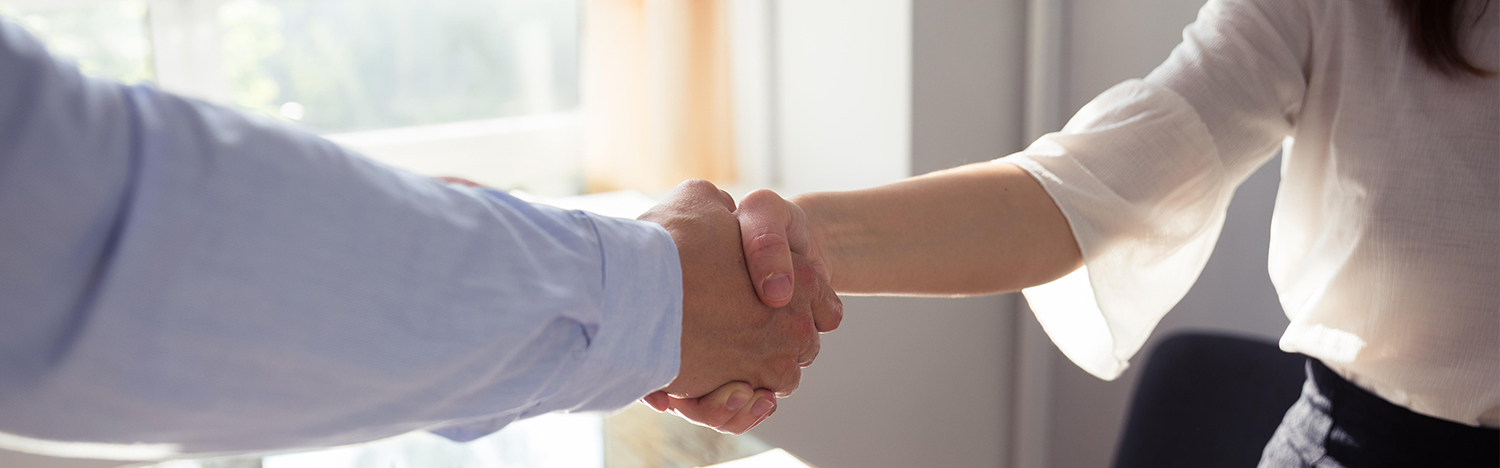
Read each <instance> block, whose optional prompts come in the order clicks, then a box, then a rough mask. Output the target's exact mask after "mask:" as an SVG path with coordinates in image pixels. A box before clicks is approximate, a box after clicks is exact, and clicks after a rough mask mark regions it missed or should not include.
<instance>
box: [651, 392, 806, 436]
mask: <svg viewBox="0 0 1500 468" xmlns="http://www.w3.org/2000/svg"><path fill="white" fill-rule="evenodd" d="M641 402H642V403H645V404H646V406H650V407H651V409H654V410H656V411H658V412H663V411H667V412H671V413H672V414H675V415H677V416H679V417H682V418H683V419H686V420H688V421H691V422H693V423H694V424H697V425H700V426H704V427H708V428H710V429H713V430H716V431H719V432H723V433H727V434H744V433H746V432H749V431H750V429H753V428H755V426H756V425H757V424H760V422H761V421H765V420H766V418H769V417H771V415H772V414H776V395H775V394H772V393H771V391H770V390H766V389H764V388H762V389H756V388H753V387H751V386H750V384H747V383H744V382H730V383H727V384H724V386H722V387H719V389H718V390H714V391H713V393H709V394H707V395H704V396H701V397H698V398H692V399H686V400H684V399H678V398H672V397H669V396H667V394H666V393H664V392H655V393H652V394H650V395H646V397H645V398H642V399H641Z"/></svg>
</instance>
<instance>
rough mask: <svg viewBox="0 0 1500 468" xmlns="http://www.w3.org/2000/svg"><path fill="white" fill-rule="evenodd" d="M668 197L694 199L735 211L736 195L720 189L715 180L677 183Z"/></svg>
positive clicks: (693, 180) (689, 180)
mask: <svg viewBox="0 0 1500 468" xmlns="http://www.w3.org/2000/svg"><path fill="white" fill-rule="evenodd" d="M667 198H669V199H670V198H682V199H686V200H692V202H694V203H702V202H707V203H711V204H713V205H714V206H719V207H722V208H724V209H726V210H729V211H734V197H731V196H729V193H728V192H725V191H723V190H719V187H718V186H715V185H714V184H713V182H709V181H706V180H703V179H688V180H684V181H682V183H680V184H677V187H676V188H673V189H672V193H671V194H669V195H667Z"/></svg>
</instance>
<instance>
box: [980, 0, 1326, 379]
mask: <svg viewBox="0 0 1500 468" xmlns="http://www.w3.org/2000/svg"><path fill="white" fill-rule="evenodd" d="M1302 8H1303V7H1302V6H1300V3H1299V2H1291V1H1284V0H1214V1H1210V2H1209V4H1208V5H1206V6H1204V8H1203V10H1202V11H1201V12H1200V14H1199V17H1198V20H1197V21H1196V22H1195V23H1193V25H1191V26H1189V27H1188V28H1187V30H1186V31H1184V33H1183V43H1182V44H1181V45H1179V46H1178V47H1177V49H1176V50H1174V51H1173V53H1172V56H1171V58H1169V59H1168V60H1167V62H1166V63H1164V64H1162V65H1161V66H1160V67H1158V68H1157V69H1156V70H1155V71H1154V72H1152V73H1151V75H1150V76H1148V77H1147V78H1146V79H1145V80H1131V81H1127V82H1125V83H1121V84H1120V85H1117V86H1115V87H1114V88H1111V89H1110V90H1108V91H1105V92H1104V93H1103V94H1101V95H1100V96H1099V97H1098V98H1095V99H1094V101H1093V102H1090V103H1089V104H1088V105H1087V106H1084V108H1083V109H1082V110H1080V111H1079V112H1078V114H1077V115H1076V116H1074V117H1073V119H1072V120H1071V121H1069V122H1068V124H1067V126H1066V127H1064V128H1063V129H1062V130H1061V131H1060V132H1057V133H1053V134H1049V135H1046V136H1044V137H1042V138H1041V139H1039V140H1038V141H1037V142H1035V143H1034V144H1032V145H1031V146H1030V147H1029V148H1027V149H1026V150H1025V151H1022V152H1020V153H1017V154H1014V155H1011V156H1009V157H1006V158H1003V159H1000V160H999V161H1001V162H1009V163H1013V164H1016V165H1017V166H1020V167H1021V168H1023V169H1025V170H1026V171H1027V172H1029V173H1030V174H1031V175H1032V176H1034V177H1036V178H1037V180H1038V181H1040V182H1041V184H1042V186H1043V187H1044V188H1045V189H1046V190H1047V193H1048V194H1049V195H1051V197H1052V199H1053V201H1055V202H1056V203H1057V205H1058V207H1059V208H1060V209H1061V210H1062V212H1063V215H1064V216H1065V217H1066V218H1067V220H1068V223H1069V224H1070V226H1071V228H1072V231H1073V235H1074V237H1075V238H1076V240H1077V241H1078V245H1079V248H1080V249H1081V251H1082V253H1083V257H1084V264H1085V266H1084V268H1083V269H1080V270H1079V271H1077V272H1075V273H1073V274H1071V275H1069V276H1067V277H1065V278H1063V279H1060V280H1058V281H1055V282H1053V283H1049V284H1046V285H1042V286H1037V287H1034V288H1029V289H1027V290H1025V291H1024V294H1025V295H1026V298H1027V300H1028V301H1029V303H1030V304H1031V308H1032V310H1033V311H1034V312H1035V313H1036V315H1037V318H1038V320H1039V321H1040V322H1041V324H1042V326H1043V328H1044V329H1046V331H1047V333H1048V335H1050V336H1051V337H1052V339H1053V341H1054V342H1055V343H1056V344H1057V345H1058V347H1059V348H1060V349H1061V350H1062V352H1063V354H1064V355H1066V356H1068V358H1069V359H1071V360H1073V362H1075V363H1077V364H1078V365H1079V366H1080V367H1082V368H1083V369H1084V370H1086V371H1088V372H1089V373H1090V374H1093V375H1095V376H1098V377H1100V378H1104V379H1113V378H1115V377H1117V376H1119V375H1120V373H1121V372H1123V371H1124V370H1125V368H1126V367H1127V366H1128V360H1129V359H1130V357H1131V356H1133V355H1134V354H1135V353H1136V351H1138V350H1139V349H1140V347H1141V346H1142V345H1143V344H1144V343H1145V341H1146V338H1147V337H1148V336H1149V335H1150V333H1151V330H1152V329H1153V328H1155V327H1156V323H1157V322H1158V321H1160V320H1161V317H1162V316H1163V315H1165V314H1166V313H1167V311H1169V310H1171V308H1172V307H1173V306H1174V305H1176V304H1177V301H1179V300H1181V299H1182V297H1183V295H1185V294H1187V291H1188V289H1189V288H1191V287H1192V285H1193V283H1194V282H1195V281H1196V280H1197V277H1198V274H1199V273H1200V272H1202V270H1203V265H1204V264H1205V263H1206V262H1207V261H1208V257H1209V255H1210V254H1211V253H1213V247H1214V243H1215V242H1216V241H1217V240H1218V236H1219V232H1220V229H1222V227H1223V224H1224V216H1225V212H1226V209H1227V208H1228V206H1229V200H1230V197H1231V196H1232V195H1233V194H1234V190H1235V188H1236V187H1238V186H1239V184H1240V183H1241V182H1243V181H1244V179H1245V178H1246V177H1248V176H1249V175H1250V173H1252V172H1254V170H1255V169H1256V168H1257V167H1259V166H1260V165H1261V164H1263V163H1265V161H1267V160H1269V159H1270V158H1271V157H1272V156H1273V155H1274V154H1275V149H1276V147H1277V145H1279V144H1280V142H1281V141H1282V140H1283V139H1284V138H1285V137H1286V136H1287V135H1288V134H1289V133H1290V130H1291V128H1292V125H1293V122H1294V117H1295V115H1296V113H1297V110H1298V109H1299V105H1300V102H1301V99H1302V94H1303V90H1304V89H1305V87H1306V84H1305V80H1306V79H1305V78H1304V76H1305V73H1304V71H1303V68H1304V65H1303V63H1304V61H1305V58H1306V55H1307V49H1308V45H1307V44H1308V41H1309V39H1308V38H1309V37H1310V36H1309V34H1308V32H1307V29H1308V28H1307V25H1308V15H1307V12H1306V11H1305V10H1302Z"/></svg>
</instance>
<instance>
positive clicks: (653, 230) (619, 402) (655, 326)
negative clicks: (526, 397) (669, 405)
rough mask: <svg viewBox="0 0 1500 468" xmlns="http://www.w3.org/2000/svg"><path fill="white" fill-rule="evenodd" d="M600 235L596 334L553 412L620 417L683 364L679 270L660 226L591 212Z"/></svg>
mask: <svg viewBox="0 0 1500 468" xmlns="http://www.w3.org/2000/svg"><path fill="white" fill-rule="evenodd" d="M586 215H587V216H588V217H589V219H590V220H591V221H592V222H593V223H594V229H595V230H596V231H597V232H598V235H599V248H600V253H601V257H602V259H603V263H604V304H603V313H602V315H603V316H602V318H601V320H600V323H599V329H598V332H597V333H596V334H595V335H594V336H593V339H592V340H591V342H590V343H589V346H588V351H587V355H586V356H584V358H583V362H582V363H581V364H580V366H579V368H578V371H577V372H576V373H574V374H573V378H572V380H571V382H570V383H568V384H566V385H564V386H563V387H561V389H560V390H559V391H558V393H557V394H555V395H552V396H551V397H549V398H548V400H549V402H548V403H545V404H544V406H547V407H548V408H546V409H547V410H549V411H556V410H561V411H601V410H615V409H619V408H621V407H624V406H625V405H628V404H630V403H631V402H633V401H635V400H638V399H640V398H641V397H643V396H645V395H646V394H647V393H651V392H653V391H655V390H657V389H660V388H662V387H665V386H666V385H667V384H669V383H671V382H672V379H674V378H676V377H677V371H678V366H679V365H680V364H681V362H682V357H681V353H682V349H681V347H682V264H681V263H680V261H679V259H678V256H677V243H676V242H674V241H672V236H671V235H670V234H668V233H667V230H666V229H663V228H662V227H661V226H659V225H657V224H654V223H648V222H639V221H634V220H627V219H619V218H610V217H605V216H600V215H595V214H592V213H586Z"/></svg>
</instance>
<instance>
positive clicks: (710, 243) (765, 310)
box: [639, 180, 843, 434]
mask: <svg viewBox="0 0 1500 468" xmlns="http://www.w3.org/2000/svg"><path fill="white" fill-rule="evenodd" d="M639 219H640V220H643V221H650V222H654V223H657V224H660V225H661V226H662V227H663V228H665V229H666V230H667V232H668V233H670V234H671V235H672V240H673V241H674V242H676V244H677V250H678V256H679V257H680V259H681V262H682V294H683V299H682V303H683V304H682V305H683V312H682V313H683V318H682V364H681V368H680V370H679V372H678V375H677V378H676V379H674V380H673V381H672V383H671V384H669V385H667V386H666V387H665V388H663V389H661V390H659V391H656V392H653V393H651V394H650V395H647V396H646V397H645V398H643V399H642V402H644V403H646V404H647V405H649V406H651V407H652V408H653V409H655V410H657V411H670V412H672V413H674V414H677V415H679V416H681V417H683V418H685V419H687V420H689V421H692V422H694V423H697V424H699V425H703V426H707V427H710V428H713V429H715V430H718V431H720V432H727V433H734V434H741V433H744V432H745V431H748V430H750V428H752V427H754V426H755V425H756V424H759V423H760V422H761V421H763V420H765V419H766V418H767V417H769V416H770V415H771V414H772V413H774V412H775V409H776V398H777V397H786V396H789V395H791V394H792V392H793V391H795V390H796V389H797V385H798V383H799V382H800V380H801V368H803V367H807V366H808V365H810V364H812V362H813V359H814V358H815V357H817V355H818V350H819V339H818V334H819V333H826V332H829V331H833V330H834V329H835V328H838V325H839V322H840V320H842V318H843V304H842V303H841V302H840V301H839V298H838V296H837V295H835V294H834V292H833V289H832V288H831V287H829V285H828V280H829V278H830V270H829V268H828V265H827V263H826V262H825V261H824V259H823V256H822V253H821V251H820V250H819V249H818V248H817V246H818V244H817V242H816V241H815V240H814V239H813V235H812V233H811V230H810V229H809V226H808V221H807V216H806V215H805V214H804V213H803V212H802V210H801V209H799V208H797V207H796V205H794V204H791V203H789V202H786V201H785V200H783V199H782V198H781V197H780V196H777V195H776V194H775V193H773V192H770V191H764V190H763V191H758V192H754V193H751V194H750V195H749V196H746V197H745V199H744V200H743V201H741V203H740V205H739V207H738V208H736V206H735V203H734V199H733V198H732V197H730V196H729V194H728V193H726V192H724V191H722V190H719V189H718V187H715V186H714V185H713V184H711V183H709V182H706V181H701V180H690V181H687V182H683V183H682V184H681V185H678V186H677V188H676V189H674V190H673V191H672V192H671V193H670V194H669V195H668V196H667V197H666V199H665V200H664V201H662V203H661V204H659V205H657V206H656V207H654V208H652V209H651V210H650V211H648V212H646V213H645V214H643V215H641V216H640V218H639Z"/></svg>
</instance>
